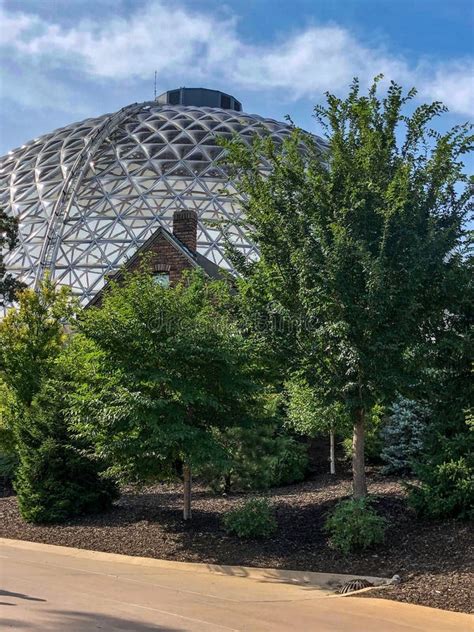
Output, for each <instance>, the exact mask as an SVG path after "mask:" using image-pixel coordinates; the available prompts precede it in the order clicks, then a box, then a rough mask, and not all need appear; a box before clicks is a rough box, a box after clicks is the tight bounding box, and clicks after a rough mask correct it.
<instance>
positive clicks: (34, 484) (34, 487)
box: [0, 279, 115, 522]
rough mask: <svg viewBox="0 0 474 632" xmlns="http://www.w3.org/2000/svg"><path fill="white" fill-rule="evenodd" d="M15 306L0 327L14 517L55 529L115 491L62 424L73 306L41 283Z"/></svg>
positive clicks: (102, 504)
mask: <svg viewBox="0 0 474 632" xmlns="http://www.w3.org/2000/svg"><path fill="white" fill-rule="evenodd" d="M18 301H19V305H18V308H12V309H11V310H10V311H9V312H8V314H7V315H6V317H5V318H4V320H3V321H2V322H0V378H1V380H2V381H3V383H4V384H5V385H6V388H7V393H8V397H9V401H7V402H6V405H7V406H9V411H8V413H9V415H10V416H11V415H12V414H13V413H14V415H13V417H14V419H13V430H14V439H15V441H14V447H15V450H16V451H17V454H18V457H19V465H18V467H17V469H16V473H15V481H14V485H15V489H16V491H17V493H18V502H19V507H20V511H21V514H22V516H23V517H24V518H25V520H28V521H31V522H58V521H62V520H65V519H66V518H68V517H71V516H73V515H76V514H80V513H84V512H90V511H97V510H100V509H103V508H104V507H106V506H108V505H109V504H110V502H111V501H112V500H113V498H114V497H115V487H114V485H113V483H111V482H110V481H108V480H105V479H103V477H102V476H101V471H100V470H101V463H100V462H99V461H97V460H95V461H93V460H91V459H90V458H89V456H88V454H87V448H88V446H87V445H86V442H85V441H84V440H78V439H77V438H76V437H75V436H74V435H73V434H72V433H71V431H70V428H69V426H68V424H67V420H66V417H67V394H68V391H70V390H72V389H73V385H72V383H71V380H70V378H69V377H68V376H67V373H66V372H65V371H64V369H63V364H64V362H61V356H62V355H63V354H65V353H67V345H66V342H67V339H68V335H67V332H66V329H65V323H66V322H67V321H68V320H70V319H71V317H72V316H73V313H74V302H73V301H72V300H71V295H70V293H69V291H68V290H67V289H65V288H61V289H57V288H55V286H54V285H53V283H52V282H51V281H50V280H49V279H46V280H45V281H44V282H43V284H42V286H41V287H40V289H39V291H38V292H34V291H33V290H30V289H26V290H22V291H21V292H19V294H18ZM76 360H77V357H76ZM65 366H66V364H65ZM14 408H15V411H13V409H14Z"/></svg>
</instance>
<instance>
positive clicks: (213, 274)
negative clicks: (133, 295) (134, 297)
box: [86, 226, 229, 307]
mask: <svg viewBox="0 0 474 632" xmlns="http://www.w3.org/2000/svg"><path fill="white" fill-rule="evenodd" d="M160 237H163V238H164V239H166V240H167V241H168V242H169V243H170V244H171V245H172V246H173V247H174V248H175V249H176V250H177V251H178V252H180V253H181V254H182V255H183V257H185V258H186V259H187V260H188V261H189V263H190V264H191V265H192V266H193V268H201V269H202V270H204V272H205V273H206V275H207V276H208V277H209V278H211V279H217V280H218V279H223V278H225V276H226V275H228V274H229V272H228V271H226V270H224V269H222V268H220V267H219V266H218V265H217V264H215V263H214V262H213V261H211V260H210V259H208V258H207V257H204V255H202V254H200V253H199V252H192V251H191V250H189V248H187V247H186V246H185V244H183V242H182V241H181V240H180V239H178V238H177V237H176V235H174V234H173V233H172V232H171V231H169V230H167V229H166V228H164V227H163V226H160V227H159V228H158V229H157V230H156V231H155V232H154V233H153V235H151V236H150V237H149V238H148V239H147V240H146V241H145V242H144V243H143V244H142V245H141V246H140V247H139V248H138V249H137V250H136V251H135V252H134V254H133V255H132V256H131V257H130V259H128V261H126V262H125V263H124V265H123V267H122V268H121V269H120V270H117V272H115V273H114V274H111V275H109V276H108V277H107V282H106V284H105V285H104V286H103V287H102V288H101V289H100V290H99V291H98V292H97V294H96V295H95V296H94V297H93V298H92V299H91V300H90V301H89V302H88V303H87V305H86V307H92V306H94V305H97V304H98V303H99V301H100V299H101V298H102V295H103V293H104V291H106V290H107V288H108V287H109V286H110V282H111V281H120V279H121V278H123V273H124V270H127V269H133V268H134V266H135V264H137V263H138V262H139V260H140V257H142V256H143V255H144V254H146V253H147V252H148V251H149V250H150V249H151V247H152V246H153V244H154V243H155V242H157V241H158V239H160Z"/></svg>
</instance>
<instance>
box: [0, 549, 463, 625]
mask: <svg viewBox="0 0 474 632" xmlns="http://www.w3.org/2000/svg"><path fill="white" fill-rule="evenodd" d="M153 562H154V563H153ZM200 566H201V565H200ZM202 567H203V568H202V571H203V572H201V571H197V568H196V567H195V565H191V564H190V565H179V564H175V563H172V562H163V563H160V561H158V560H153V561H151V560H150V561H149V563H147V561H146V560H137V559H134V558H128V557H126V556H115V555H110V554H107V553H95V552H91V551H80V550H78V549H66V548H64V547H53V546H49V545H42V544H34V543H26V542H16V541H13V540H2V541H1V542H0V609H1V612H2V614H1V618H0V629H2V630H9V629H11V630H16V631H29V630H45V631H50V632H66V631H68V632H69V631H71V632H76V631H77V632H86V631H87V632H89V631H91V630H103V631H104V630H106V631H111V630H120V631H125V630H126V631H130V632H149V631H152V630H155V631H157V630H158V631H160V630H161V631H169V632H183V631H186V632H188V631H189V632H197V631H203V632H225V631H234V632H235V631H244V630H245V631H249V632H267V631H272V632H273V631H274V632H283V631H289V630H291V631H292V632H297V631H300V630H301V631H302V632H307V631H308V632H309V631H312V630H314V631H316V632H333V631H334V632H336V631H341V632H343V631H346V630H347V631H349V630H350V631H351V632H358V631H361V632H402V631H404V632H415V631H419V632H422V631H423V632H424V631H425V630H429V631H430V632H438V631H439V632H450V631H453V632H454V631H455V630H456V632H461V631H464V630H465V631H468V630H473V631H474V625H473V619H472V618H471V617H469V616H468V615H463V614H457V613H451V612H444V611H441V610H433V609H430V608H424V607H421V606H413V605H409V604H400V603H396V602H392V601H386V600H380V599H369V598H367V599H357V598H354V597H335V596H334V595H333V593H331V592H330V590H328V589H327V588H324V587H323V588H318V587H316V586H314V585H309V584H307V585H304V584H303V585H301V584H298V583H295V578H294V577H291V575H289V576H284V575H281V574H279V573H278V572H274V573H272V572H271V571H267V572H266V574H263V573H262V574H259V573H258V572H256V573H254V574H253V575H252V574H251V576H250V577H249V576H247V577H241V576H233V575H231V574H226V575H224V574H222V573H216V572H205V565H202ZM227 572H229V571H227Z"/></svg>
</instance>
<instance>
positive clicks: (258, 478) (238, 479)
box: [199, 424, 308, 492]
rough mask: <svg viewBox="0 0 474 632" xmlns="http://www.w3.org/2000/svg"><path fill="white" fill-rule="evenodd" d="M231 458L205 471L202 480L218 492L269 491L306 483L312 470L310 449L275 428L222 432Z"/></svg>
mask: <svg viewBox="0 0 474 632" xmlns="http://www.w3.org/2000/svg"><path fill="white" fill-rule="evenodd" d="M217 441H218V442H219V444H220V445H221V446H222V447H223V450H224V451H225V452H226V453H227V455H228V458H227V459H226V460H223V461H214V462H212V463H208V464H206V465H205V466H203V467H201V468H200V470H199V476H200V477H201V479H202V480H203V481H205V482H206V483H208V484H209V485H210V487H211V488H212V489H213V490H214V491H216V492H222V491H224V492H230V491H248V490H265V489H269V488H270V487H274V486H277V485H289V484H290V483H296V482H299V481H302V480H303V479H304V477H305V475H306V472H307V469H308V452H307V447H306V445H304V444H302V443H299V442H298V441H297V440H296V439H295V438H293V437H291V436H289V435H287V434H278V433H276V431H275V428H274V426H272V425H271V424H262V425H261V426H257V427H254V428H231V429H228V430H226V431H219V436H218V437H217Z"/></svg>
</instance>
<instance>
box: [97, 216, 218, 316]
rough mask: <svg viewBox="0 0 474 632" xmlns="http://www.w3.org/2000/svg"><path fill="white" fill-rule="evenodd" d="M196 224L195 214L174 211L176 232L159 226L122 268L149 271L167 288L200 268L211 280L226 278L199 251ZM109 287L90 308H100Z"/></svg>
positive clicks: (111, 277) (116, 275)
mask: <svg viewBox="0 0 474 632" xmlns="http://www.w3.org/2000/svg"><path fill="white" fill-rule="evenodd" d="M197 225H198V218H197V214H196V212H195V211H190V210H182V211H175V213H174V214H173V231H172V232H170V231H169V230H167V229H166V228H163V227H162V226H160V227H159V228H158V229H157V230H156V231H155V232H154V233H153V235H151V237H150V238H149V239H148V240H147V241H146V242H145V243H144V244H143V245H142V246H141V247H140V248H138V250H137V251H136V252H135V254H134V255H132V257H130V259H129V260H128V261H127V262H126V263H125V265H124V266H123V268H124V269H125V270H128V271H133V270H137V269H138V268H144V269H148V270H149V271H150V272H151V273H152V274H153V276H154V277H155V278H156V281H157V283H160V284H161V285H164V286H168V285H173V284H175V283H177V282H178V281H179V279H180V278H181V276H182V274H183V272H185V271H186V270H192V269H193V268H201V269H202V270H204V272H205V274H206V275H207V276H208V277H210V278H212V279H221V278H223V277H224V275H225V274H226V273H225V272H224V270H222V269H221V268H220V267H219V266H218V265H216V264H215V263H214V262H213V261H210V260H209V259H207V258H206V257H204V256H203V255H201V254H200V253H199V252H197ZM145 255H148V256H145ZM122 275H123V272H122V271H118V272H116V273H115V274H114V275H112V276H110V277H109V281H111V280H120V278H121V276H122ZM107 287H108V283H106V285H105V286H104V287H103V288H102V289H101V290H100V291H99V292H98V293H97V294H96V295H95V296H94V298H93V299H92V300H91V301H89V303H88V304H87V307H90V306H93V305H95V306H98V305H100V303H101V301H102V296H103V293H104V292H105V291H107Z"/></svg>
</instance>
